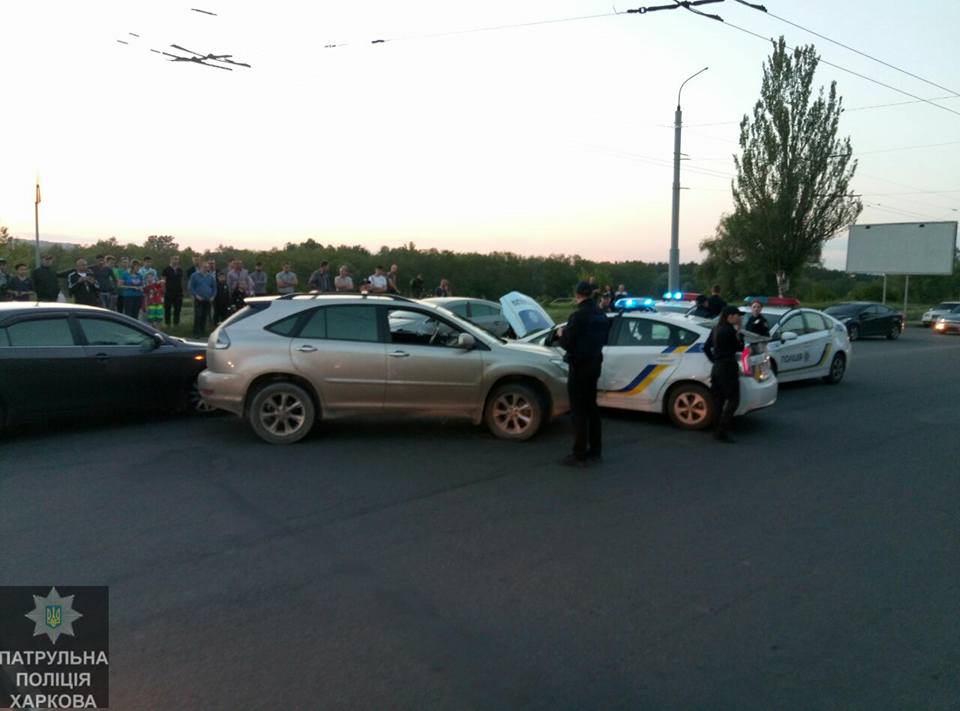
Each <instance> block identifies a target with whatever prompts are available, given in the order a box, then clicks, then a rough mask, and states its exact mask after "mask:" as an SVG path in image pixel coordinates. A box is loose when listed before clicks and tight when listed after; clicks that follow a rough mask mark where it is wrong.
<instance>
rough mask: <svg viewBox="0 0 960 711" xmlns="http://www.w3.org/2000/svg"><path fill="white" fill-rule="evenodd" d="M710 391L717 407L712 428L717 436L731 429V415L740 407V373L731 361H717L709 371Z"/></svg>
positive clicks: (735, 364) (733, 361) (734, 362)
mask: <svg viewBox="0 0 960 711" xmlns="http://www.w3.org/2000/svg"><path fill="white" fill-rule="evenodd" d="M710 391H711V392H712V393H713V402H714V404H715V405H716V407H717V414H716V419H715V420H714V427H715V429H716V431H717V433H718V434H723V433H726V432H729V431H730V430H731V429H732V428H733V414H734V413H735V412H736V411H737V408H738V407H740V371H739V369H738V368H737V362H736V361H735V360H733V359H729V360H721V361H717V362H716V363H714V364H713V368H712V369H711V371H710Z"/></svg>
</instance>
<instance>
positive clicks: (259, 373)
mask: <svg viewBox="0 0 960 711" xmlns="http://www.w3.org/2000/svg"><path fill="white" fill-rule="evenodd" d="M246 304H247V305H246V306H245V307H244V309H242V310H241V311H240V312H238V313H237V314H236V315H234V316H233V317H232V318H230V319H228V320H227V321H226V322H224V323H223V324H221V325H220V326H219V327H218V328H217V329H216V330H215V331H214V332H213V333H212V334H211V336H210V340H209V342H208V347H207V369H206V370H204V371H203V372H202V373H201V375H200V381H199V382H200V390H201V393H202V395H203V397H204V399H205V400H206V402H207V403H208V404H210V405H211V406H213V407H216V408H219V409H223V410H227V411H229V412H232V413H234V414H236V415H239V416H241V417H244V418H246V419H247V420H248V421H249V423H250V425H251V426H252V428H253V429H254V431H255V432H256V433H257V434H258V435H259V436H260V437H261V438H262V439H264V440H265V441H268V442H271V443H276V444H285V443H291V442H295V441H298V440H299V439H301V438H302V437H304V436H305V435H306V434H307V433H308V432H309V430H310V429H311V428H312V426H313V424H314V423H315V422H316V421H317V420H319V419H321V418H324V419H329V418H338V417H344V416H348V415H357V414H393V415H402V414H408V413H426V414H437V415H442V416H450V415H462V416H466V417H469V418H470V419H471V420H473V422H474V423H476V424H480V423H484V422H485V423H486V424H487V426H488V427H489V428H490V430H491V431H492V432H493V433H494V434H495V435H497V436H498V437H500V438H503V439H512V440H526V439H529V438H530V437H532V436H533V435H535V434H536V432H537V431H538V430H539V429H540V427H541V426H542V425H543V424H545V423H546V422H548V421H549V420H550V419H551V418H552V417H554V416H557V415H560V414H562V413H564V412H566V411H567V410H568V409H569V403H568V398H567V391H566V375H567V368H566V365H565V364H564V363H563V361H562V359H561V358H559V357H558V356H557V354H556V353H555V352H554V351H552V350H550V349H548V348H543V347H541V346H534V345H525V344H518V343H508V342H505V341H502V340H500V339H498V338H496V337H494V336H492V335H491V334H489V333H487V332H486V331H484V330H483V329H481V328H478V327H477V326H475V325H473V324H471V323H469V322H467V321H465V320H463V319H461V318H458V317H457V316H456V315H455V314H453V313H451V312H449V311H446V310H445V309H443V308H440V307H437V306H434V305H431V304H425V303H422V302H418V301H414V300H412V299H405V298H403V297H397V296H389V295H376V296H375V295H369V296H368V295H326V294H323V295H321V294H313V295H310V294H293V295H288V296H284V297H259V298H253V299H247V302H246ZM424 318H429V319H430V320H431V322H433V323H435V324H436V326H435V328H434V330H433V332H431V333H422V329H419V328H416V329H408V328H406V327H405V324H410V323H413V322H418V321H422V320H423V319H424Z"/></svg>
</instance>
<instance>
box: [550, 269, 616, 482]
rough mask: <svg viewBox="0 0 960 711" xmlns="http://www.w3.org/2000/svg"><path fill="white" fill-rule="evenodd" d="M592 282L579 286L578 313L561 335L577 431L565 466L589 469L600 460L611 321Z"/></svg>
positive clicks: (568, 389) (583, 282)
mask: <svg viewBox="0 0 960 711" xmlns="http://www.w3.org/2000/svg"><path fill="white" fill-rule="evenodd" d="M593 295H594V286H593V284H591V283H590V282H586V281H581V282H580V283H579V284H577V288H576V291H575V294H574V296H575V297H576V300H577V310H576V311H574V312H573V314H571V316H570V318H569V319H568V320H567V324H566V326H564V327H563V329H562V330H561V332H560V345H561V347H562V348H563V349H564V350H565V351H566V352H567V355H566V358H565V360H566V361H567V363H569V364H570V375H569V377H568V378H567V392H568V393H569V395H570V411H571V414H572V415H573V427H574V430H575V432H576V435H575V438H574V441H573V453H572V454H570V455H568V456H567V457H565V458H564V459H563V460H562V461H561V463H562V464H566V465H568V466H577V467H585V466H586V465H587V462H588V461H589V460H592V461H597V462H598V461H600V459H601V441H600V408H599V407H597V380H599V379H600V368H601V366H602V364H603V347H604V346H605V345H606V344H607V335H608V334H609V332H610V320H609V319H608V318H607V316H606V315H605V314H604V313H603V311H601V310H600V308H599V306H597V302H596V301H595V300H594V298H593Z"/></svg>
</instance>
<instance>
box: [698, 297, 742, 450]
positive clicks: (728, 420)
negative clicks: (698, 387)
mask: <svg viewBox="0 0 960 711" xmlns="http://www.w3.org/2000/svg"><path fill="white" fill-rule="evenodd" d="M742 350H743V336H742V335H741V334H740V309H738V308H737V307H736V306H724V307H723V310H722V311H721V312H720V321H719V322H718V323H717V325H716V326H714V327H713V330H712V331H710V335H709V336H708V337H707V342H706V343H704V345H703V352H704V353H705V354H706V356H707V358H709V359H710V362H711V363H713V368H712V369H711V370H710V390H711V392H712V393H713V402H714V404H715V405H716V408H717V414H716V418H715V423H716V424H715V427H714V431H713V436H714V437H716V438H717V439H718V440H720V441H721V442H733V441H734V440H733V438H732V437H731V436H730V430H731V429H732V427H733V413H735V412H736V411H737V408H738V407H739V406H740V371H739V369H738V368H737V355H738V354H739V353H740V351H742Z"/></svg>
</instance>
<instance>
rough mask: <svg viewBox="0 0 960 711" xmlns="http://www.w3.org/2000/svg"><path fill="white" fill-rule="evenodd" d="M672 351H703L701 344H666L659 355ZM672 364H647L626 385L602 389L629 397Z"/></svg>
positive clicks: (645, 387)
mask: <svg viewBox="0 0 960 711" xmlns="http://www.w3.org/2000/svg"><path fill="white" fill-rule="evenodd" d="M673 353H703V345H702V344H701V343H695V344H693V345H692V346H667V347H666V348H664V349H663V350H662V351H661V355H666V354H673ZM670 365H672V364H671V363H659V364H657V365H648V366H646V367H645V368H644V369H643V370H641V371H640V372H639V373H638V374H637V376H636V377H635V378H634V379H633V380H631V381H630V382H629V383H627V385H625V386H624V387H622V388H617V389H616V390H605V391H603V392H604V394H606V395H622V396H625V397H630V396H633V395H638V394H640V393H642V392H643V391H644V390H646V389H647V388H648V387H650V385H651V384H652V383H653V382H654V381H655V380H656V379H657V377H659V375H660V373H662V372H663V371H664V370H666V369H667V367H669V366H670Z"/></svg>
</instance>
